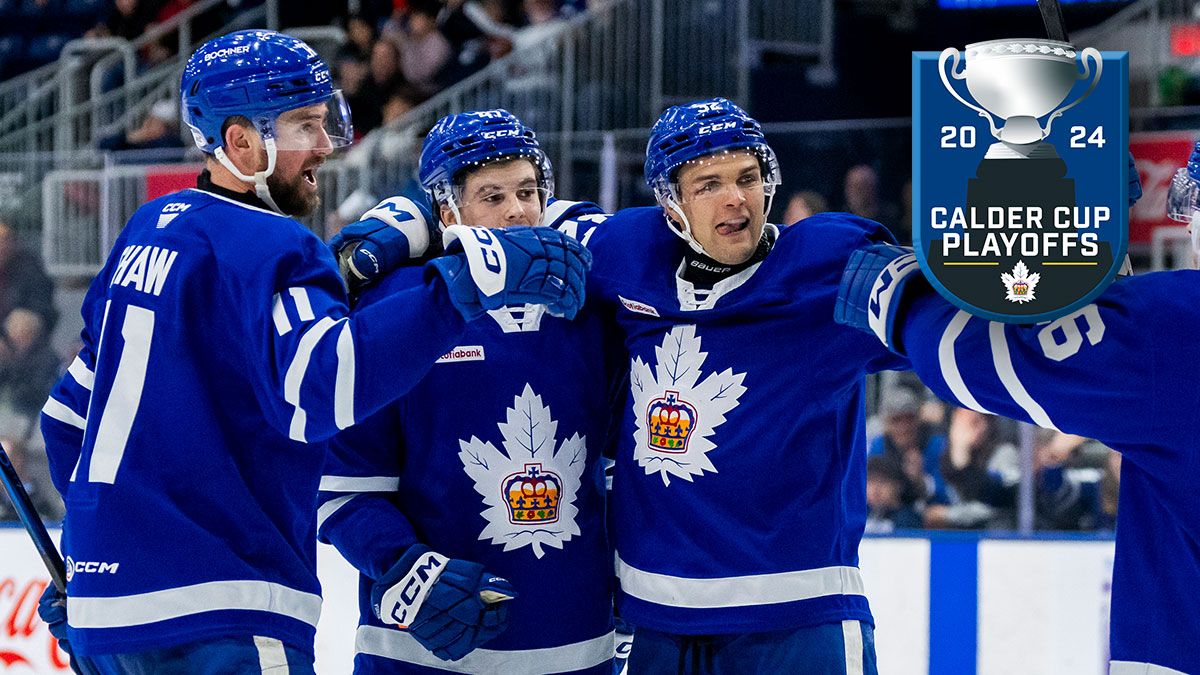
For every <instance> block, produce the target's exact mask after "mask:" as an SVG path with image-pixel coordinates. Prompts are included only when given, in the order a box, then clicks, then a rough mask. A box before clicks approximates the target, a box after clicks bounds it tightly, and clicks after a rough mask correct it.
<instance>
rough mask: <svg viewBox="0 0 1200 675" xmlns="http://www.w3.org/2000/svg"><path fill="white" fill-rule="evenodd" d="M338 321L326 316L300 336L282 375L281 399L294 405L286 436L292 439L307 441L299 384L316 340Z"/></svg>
mask: <svg viewBox="0 0 1200 675" xmlns="http://www.w3.org/2000/svg"><path fill="white" fill-rule="evenodd" d="M338 321H345V319H338ZM338 321H334V320H333V319H331V318H329V317H327V316H326V317H323V318H322V319H321V320H320V321H318V322H317V323H315V324H313V326H312V327H311V328H309V329H308V332H306V333H305V334H304V336H303V337H301V338H300V344H299V345H297V346H296V355H295V356H294V357H292V363H291V364H290V365H289V366H288V369H287V374H286V375H284V377H283V400H285V401H287V402H288V403H290V404H292V405H293V406H295V407H296V412H295V413H294V414H293V415H292V424H291V427H290V428H289V429H288V437H289V438H291V439H292V440H293V441H300V442H301V443H306V442H307V441H306V440H305V438H304V426H305V423H306V421H307V419H308V414H307V413H306V412H305V411H304V408H302V407H300V385H301V384H302V383H303V382H304V373H305V372H306V371H307V370H308V362H309V360H310V359H312V352H313V349H315V348H316V346H317V342H319V341H320V340H321V337H323V336H324V335H325V333H326V332H328V331H329V329H330V328H332V327H333V326H334V325H335V324H337V323H338Z"/></svg>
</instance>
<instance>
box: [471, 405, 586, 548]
mask: <svg viewBox="0 0 1200 675" xmlns="http://www.w3.org/2000/svg"><path fill="white" fill-rule="evenodd" d="M497 426H498V427H499V428H500V434H501V436H503V438H504V442H503V445H504V452H501V451H500V450H498V449H497V448H496V446H494V445H492V444H491V442H486V441H482V440H480V439H478V438H476V437H475V436H472V437H471V440H469V441H464V440H459V442H458V447H459V453H458V458H459V459H460V460H462V463H463V468H464V469H466V472H467V475H468V476H470V477H471V479H472V480H474V481H475V491H476V492H478V493H479V494H481V495H483V502H484V504H486V505H487V508H486V509H484V511H483V513H482V515H483V518H484V520H486V521H487V525H486V526H485V527H484V528H483V531H482V532H480V533H479V538H480V539H491V540H492V543H493V544H498V545H500V544H502V545H503V546H504V550H505V551H512V550H514V549H518V548H520V547H522V546H529V547H532V548H533V554H534V555H535V556H537V557H538V558H541V557H542V556H543V555H545V554H546V551H545V549H544V548H543V547H545V546H553V547H554V548H559V549H561V548H562V547H563V543H564V542H566V541H569V540H570V539H571V537H573V536H575V535H577V534H579V526H578V525H576V524H575V516H576V514H577V513H578V512H579V510H578V508H577V507H576V506H575V493H576V492H578V490H579V483H580V477H581V476H582V475H583V465H584V463H586V461H587V443H586V441H585V438H584V437H583V436H580V435H579V434H575V435H574V436H572V437H571V438H569V439H567V440H565V441H563V442H562V443H561V444H559V445H558V448H557V450H555V445H556V443H557V439H556V438H555V433H556V432H557V431H558V422H557V421H556V420H555V419H554V418H552V417H551V416H550V408H549V407H547V406H545V405H543V404H542V397H541V396H538V395H537V394H535V393H534V392H533V388H532V387H530V386H529V385H528V384H526V385H525V389H524V391H522V392H521V394H520V396H517V397H515V398H514V400H513V407H511V408H509V409H508V413H507V418H506V420H505V421H504V422H501V423H499V424H498V425H497Z"/></svg>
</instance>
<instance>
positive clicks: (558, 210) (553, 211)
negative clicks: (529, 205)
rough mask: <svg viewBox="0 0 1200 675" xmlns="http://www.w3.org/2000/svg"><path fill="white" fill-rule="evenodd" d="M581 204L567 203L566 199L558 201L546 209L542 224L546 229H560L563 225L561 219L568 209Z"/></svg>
mask: <svg viewBox="0 0 1200 675" xmlns="http://www.w3.org/2000/svg"><path fill="white" fill-rule="evenodd" d="M578 203H579V202H572V201H567V200H566V199H556V200H554V203H553V204H551V205H549V206H547V207H546V213H545V215H543V216H542V224H543V225H545V226H546V227H558V226H559V225H560V224H561V223H559V222H558V219H559V218H562V217H563V214H565V213H566V212H567V209H569V208H571V207H572V206H575V205H576V204H578Z"/></svg>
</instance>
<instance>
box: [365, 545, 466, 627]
mask: <svg viewBox="0 0 1200 675" xmlns="http://www.w3.org/2000/svg"><path fill="white" fill-rule="evenodd" d="M447 562H450V559H449V558H447V557H446V556H444V555H441V554H439V553H434V552H433V551H429V552H428V553H426V554H425V555H423V556H421V557H420V558H417V562H416V564H414V565H413V566H412V569H411V570H409V571H408V574H406V575H404V578H403V579H401V580H400V582H399V583H397V584H396V585H395V586H392V587H391V588H389V589H388V592H387V593H384V594H383V597H382V598H380V600H379V605H380V606H379V608H377V611H378V610H383V611H378V614H379V617H380V619H382V620H383V621H384V622H385V623H394V624H396V625H398V626H400V627H401V628H408V624H409V622H411V621H412V620H413V619H414V618H415V617H416V616H417V612H419V611H421V605H422V603H424V602H425V598H426V596H428V595H429V591H430V589H432V588H433V585H434V584H435V583H437V580H438V577H440V576H442V571H443V570H444V569H446V563H447Z"/></svg>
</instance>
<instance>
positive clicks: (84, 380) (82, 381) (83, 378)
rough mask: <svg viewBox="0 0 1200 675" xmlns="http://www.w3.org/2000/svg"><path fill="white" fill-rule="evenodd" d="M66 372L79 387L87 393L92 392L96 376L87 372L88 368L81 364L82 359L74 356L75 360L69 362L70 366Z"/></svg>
mask: <svg viewBox="0 0 1200 675" xmlns="http://www.w3.org/2000/svg"><path fill="white" fill-rule="evenodd" d="M67 372H68V373H70V374H71V377H73V378H75V381H76V382H78V383H79V386H81V387H83V388H84V389H87V390H88V391H91V390H92V386H93V383H94V382H95V381H96V374H95V373H93V372H92V371H90V370H88V367H87V366H86V365H84V363H83V359H81V358H79V357H78V356H76V357H75V360H74V361H72V362H71V366H70V367H69V368H67Z"/></svg>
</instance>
